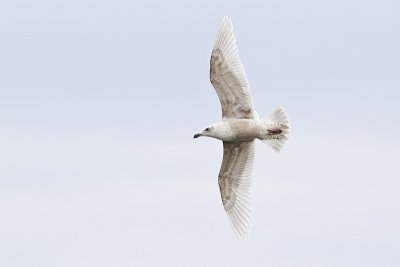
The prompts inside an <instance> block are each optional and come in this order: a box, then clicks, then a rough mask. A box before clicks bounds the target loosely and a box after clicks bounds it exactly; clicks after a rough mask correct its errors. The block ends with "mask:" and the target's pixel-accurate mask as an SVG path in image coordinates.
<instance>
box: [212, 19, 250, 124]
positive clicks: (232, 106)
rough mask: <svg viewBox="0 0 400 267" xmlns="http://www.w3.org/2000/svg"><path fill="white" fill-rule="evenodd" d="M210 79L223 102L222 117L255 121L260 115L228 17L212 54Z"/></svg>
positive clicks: (224, 21)
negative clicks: (255, 109)
mask: <svg viewBox="0 0 400 267" xmlns="http://www.w3.org/2000/svg"><path fill="white" fill-rule="evenodd" d="M210 80H211V84H212V85H213V86H214V88H215V91H216V92H217V94H218V97H219V101H220V102H221V108H222V118H239V119H254V118H255V117H256V116H257V115H256V112H255V111H254V107H253V99H252V97H251V93H250V86H249V83H248V81H247V77H246V73H245V71H244V68H243V65H242V62H241V61H240V58H239V51H238V49H237V47H236V40H235V35H234V33H233V26H232V21H231V20H230V19H229V18H228V17H224V19H223V21H222V24H221V27H220V28H219V31H218V34H217V38H216V40H215V44H214V48H213V51H212V53H211V60H210Z"/></svg>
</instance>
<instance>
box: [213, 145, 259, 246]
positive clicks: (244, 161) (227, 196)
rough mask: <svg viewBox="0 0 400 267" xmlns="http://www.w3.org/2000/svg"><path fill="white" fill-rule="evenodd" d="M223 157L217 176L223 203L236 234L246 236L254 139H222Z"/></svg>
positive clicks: (243, 237) (240, 236)
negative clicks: (246, 140) (237, 140)
mask: <svg viewBox="0 0 400 267" xmlns="http://www.w3.org/2000/svg"><path fill="white" fill-rule="evenodd" d="M223 144H224V157H223V160H222V165H221V170H220V172H219V176H218V184H219V188H220V191H221V198H222V203H223V205H224V209H225V211H226V213H227V214H228V217H229V220H230V222H231V224H232V226H233V229H234V230H235V233H236V234H237V236H238V237H239V238H241V239H245V238H246V237H247V236H248V234H249V232H250V228H251V191H250V187H251V172H252V167H253V161H254V155H255V141H254V140H253V141H248V142H238V143H232V142H223Z"/></svg>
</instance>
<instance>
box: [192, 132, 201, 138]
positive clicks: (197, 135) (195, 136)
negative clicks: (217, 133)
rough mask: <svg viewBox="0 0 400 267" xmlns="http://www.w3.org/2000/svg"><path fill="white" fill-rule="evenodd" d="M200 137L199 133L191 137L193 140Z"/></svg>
mask: <svg viewBox="0 0 400 267" xmlns="http://www.w3.org/2000/svg"><path fill="white" fill-rule="evenodd" d="M200 136H201V134H200V133H197V134H195V135H194V136H193V138H197V137H200Z"/></svg>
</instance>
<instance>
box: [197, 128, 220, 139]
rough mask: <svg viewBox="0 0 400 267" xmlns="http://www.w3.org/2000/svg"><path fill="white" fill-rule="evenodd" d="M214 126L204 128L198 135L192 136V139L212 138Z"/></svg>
mask: <svg viewBox="0 0 400 267" xmlns="http://www.w3.org/2000/svg"><path fill="white" fill-rule="evenodd" d="M214 129H215V128H214V126H208V127H207V128H205V129H204V130H202V131H201V132H200V133H197V134H195V135H194V136H193V138H197V137H200V136H209V137H212V136H213V133H214Z"/></svg>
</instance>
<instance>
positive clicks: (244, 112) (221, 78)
mask: <svg viewBox="0 0 400 267" xmlns="http://www.w3.org/2000/svg"><path fill="white" fill-rule="evenodd" d="M210 80H211V84H212V85H213V86H214V89H215V91H216V93H217V95H218V98H219V101H220V103H221V109H222V120H221V121H220V122H217V123H214V124H212V125H210V126H208V127H206V128H204V130H202V131H201V132H199V133H197V134H195V135H194V138H198V137H201V136H208V137H212V138H216V139H218V140H221V141H222V142H223V150H224V155H223V159H222V164H221V169H220V171H219V175H218V184H219V189H220V193H221V198H222V204H223V206H224V209H225V211H226V213H227V215H228V218H229V221H230V223H231V225H232V227H233V229H234V231H235V233H236V235H237V236H238V237H239V238H240V239H246V238H247V237H248V235H249V232H250V228H251V191H250V187H251V180H252V178H251V177H252V169H253V162H254V156H255V139H259V140H261V141H263V142H264V143H266V144H268V145H269V146H271V147H272V149H273V150H274V151H276V152H279V151H280V150H281V149H282V147H283V145H284V144H285V141H286V140H287V136H288V133H289V122H288V117H287V114H286V112H285V111H284V110H283V109H282V108H277V109H275V110H274V111H273V112H271V113H270V114H269V115H268V116H266V117H265V118H262V119H259V117H258V115H257V113H256V111H255V110H254V106H253V99H252V96H251V93H250V85H249V82H248V81H247V77H246V73H245V71H244V68H243V65H242V62H241V61H240V58H239V52H238V49H237V46H236V39H235V35H234V32H233V26H232V21H231V19H230V18H228V17H224V18H223V20H222V23H221V26H220V28H219V31H218V33H217V37H216V40H215V44H214V48H213V50H212V53H211V60H210Z"/></svg>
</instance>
